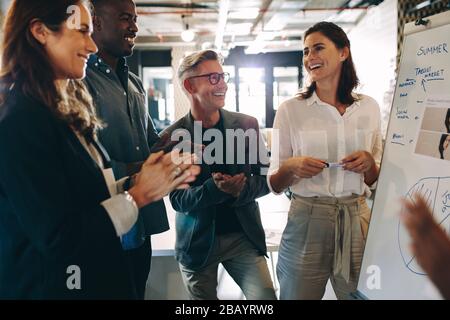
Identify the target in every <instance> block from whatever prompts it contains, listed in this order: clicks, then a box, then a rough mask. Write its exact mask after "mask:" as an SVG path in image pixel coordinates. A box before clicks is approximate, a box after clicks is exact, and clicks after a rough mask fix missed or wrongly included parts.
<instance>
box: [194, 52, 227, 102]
mask: <svg viewBox="0 0 450 320" xmlns="http://www.w3.org/2000/svg"><path fill="white" fill-rule="evenodd" d="M213 72H217V73H223V69H222V66H221V65H220V63H219V62H218V61H217V60H206V61H203V62H201V63H200V64H199V65H198V66H197V67H196V69H195V72H194V73H193V74H192V76H197V75H203V74H209V73H213ZM185 81H188V82H189V83H188V84H187V85H189V87H190V88H189V89H188V91H189V93H190V94H191V97H192V100H193V103H194V104H195V105H197V106H200V107H201V108H202V109H204V110H205V111H206V110H208V111H216V110H219V109H221V108H223V106H224V105H225V95H226V93H227V90H228V86H227V84H226V83H225V82H224V80H223V78H220V81H219V82H218V83H217V84H215V85H212V84H211V83H210V82H209V80H208V77H198V78H191V79H188V80H185Z"/></svg>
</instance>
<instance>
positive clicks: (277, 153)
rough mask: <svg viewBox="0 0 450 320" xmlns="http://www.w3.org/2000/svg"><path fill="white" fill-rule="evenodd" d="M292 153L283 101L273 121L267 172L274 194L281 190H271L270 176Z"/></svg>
mask: <svg viewBox="0 0 450 320" xmlns="http://www.w3.org/2000/svg"><path fill="white" fill-rule="evenodd" d="M292 155H293V150H292V145H291V135H290V128H289V118H288V115H287V110H286V105H285V104H284V103H283V104H281V105H280V107H279V108H278V111H277V113H276V115H275V119H274V123H273V129H272V143H271V155H270V167H269V172H268V173H267V185H268V187H269V190H270V191H271V192H272V193H274V194H282V193H283V191H282V192H275V191H274V190H273V188H272V186H271V185H270V176H271V175H273V174H275V173H277V172H278V169H279V168H280V166H281V165H282V164H283V162H284V161H286V160H287V159H289V158H290V157H292Z"/></svg>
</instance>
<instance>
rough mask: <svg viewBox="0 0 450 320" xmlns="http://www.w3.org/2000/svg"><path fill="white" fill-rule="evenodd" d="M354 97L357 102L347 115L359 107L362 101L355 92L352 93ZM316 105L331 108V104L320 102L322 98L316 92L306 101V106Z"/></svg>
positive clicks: (348, 109) (349, 108) (351, 106)
mask: <svg viewBox="0 0 450 320" xmlns="http://www.w3.org/2000/svg"><path fill="white" fill-rule="evenodd" d="M352 96H353V97H354V98H355V99H356V100H355V102H354V103H353V104H352V105H350V106H349V107H348V108H347V110H346V113H347V112H349V111H351V110H352V109H353V108H354V107H357V106H359V105H360V99H359V97H358V95H357V94H356V93H354V92H352ZM314 104H317V105H321V106H330V104H328V103H326V102H323V101H322V100H320V98H319V97H318V96H317V93H316V91H314V92H313V94H312V95H311V97H309V98H308V99H306V105H307V106H312V105H314Z"/></svg>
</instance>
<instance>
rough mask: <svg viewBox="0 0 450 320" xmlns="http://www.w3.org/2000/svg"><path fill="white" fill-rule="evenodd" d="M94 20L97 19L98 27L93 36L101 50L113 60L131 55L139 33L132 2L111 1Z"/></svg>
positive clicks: (129, 0)
mask: <svg viewBox="0 0 450 320" xmlns="http://www.w3.org/2000/svg"><path fill="white" fill-rule="evenodd" d="M96 19H99V21H98V24H99V26H96V29H95V34H94V36H95V40H96V42H97V43H98V44H99V47H101V49H102V50H104V51H106V52H107V53H108V55H110V56H112V57H115V58H121V57H128V56H130V55H132V54H133V48H134V44H135V43H134V41H135V39H136V36H137V32H138V31H139V29H138V26H137V13H136V5H135V4H134V2H133V1H131V0H114V1H111V2H110V3H108V4H106V5H104V7H101V9H100V10H99V12H98V13H97V17H96ZM96 25H97V23H96Z"/></svg>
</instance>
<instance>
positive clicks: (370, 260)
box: [358, 12, 450, 299]
mask: <svg viewBox="0 0 450 320" xmlns="http://www.w3.org/2000/svg"><path fill="white" fill-rule="evenodd" d="M427 19H429V23H428V24H427V25H426V26H424V25H419V26H416V25H414V23H410V24H407V25H406V26H405V39H404V44H403V53H402V57H401V63H400V68H399V73H398V78H397V84H396V89H395V95H394V99H393V103H392V109H391V114H390V119H389V126H388V132H387V136H386V143H385V148H384V153H383V159H382V163H381V171H380V177H379V180H378V186H377V191H376V195H375V199H374V204H373V210H372V219H371V221H370V227H369V233H368V237H367V241H366V247H365V252H364V257H363V263H362V267H361V273H360V278H359V282H358V294H360V296H361V295H362V296H363V297H365V298H368V299H440V298H441V297H440V295H439V293H438V291H437V290H436V288H435V287H434V286H433V284H432V283H431V281H429V279H428V277H427V275H426V274H424V272H423V270H422V269H421V268H420V267H419V266H418V264H417V263H416V260H415V258H414V257H413V256H412V255H411V252H410V250H409V243H410V238H409V235H408V234H407V232H406V230H405V229H404V227H403V224H402V223H400V217H399V213H400V212H401V210H403V208H402V207H401V204H400V201H399V199H400V197H410V196H411V195H412V194H413V193H414V192H420V193H421V194H422V195H424V196H425V197H426V199H427V201H428V204H429V206H430V207H432V208H433V214H434V217H435V219H436V220H437V221H438V222H439V223H440V224H441V225H442V227H443V228H445V229H446V230H447V232H448V231H449V230H450V193H449V191H450V147H448V148H447V149H446V150H445V151H444V152H443V156H444V159H441V152H440V151H439V143H440V139H441V137H442V135H443V134H445V133H446V131H447V127H446V125H445V117H446V114H447V112H450V111H448V110H449V109H450V74H449V73H450V12H445V13H441V14H439V15H435V16H433V17H430V18H427ZM380 54H383V53H382V52H380Z"/></svg>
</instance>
